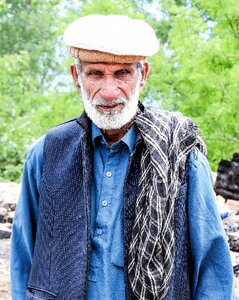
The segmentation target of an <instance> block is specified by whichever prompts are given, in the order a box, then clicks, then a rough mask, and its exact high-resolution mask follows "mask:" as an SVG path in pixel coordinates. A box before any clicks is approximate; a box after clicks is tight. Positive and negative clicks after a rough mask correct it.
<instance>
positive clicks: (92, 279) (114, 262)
mask: <svg viewBox="0 0 239 300" xmlns="http://www.w3.org/2000/svg"><path fill="white" fill-rule="evenodd" d="M135 139H136V129H135V126H132V127H131V128H130V130H129V131H128V132H127V133H126V134H125V136H124V137H123V138H122V139H121V140H120V141H119V142H117V143H115V144H114V145H112V147H109V145H108V144H107V142H106V141H105V139H104V137H103V135H102V133H101V131H100V129H99V128H98V127H97V126H95V125H94V123H92V142H93V145H94V150H95V151H94V177H93V186H92V200H91V226H90V232H91V244H92V254H91V259H90V271H89V275H88V293H87V298H88V299H102V300H103V299H104V300H107V299H109V300H110V299H114V300H117V299H119V300H124V299H125V287H124V268H123V267H124V249H123V186H124V180H125V176H126V171H127V166H128V162H129V157H130V153H132V151H133V149H134V144H135Z"/></svg>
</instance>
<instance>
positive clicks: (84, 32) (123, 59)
mask: <svg viewBox="0 0 239 300" xmlns="http://www.w3.org/2000/svg"><path fill="white" fill-rule="evenodd" d="M63 39H64V41H65V43H66V44H67V49H68V52H69V53H70V55H71V56H73V57H75V58H78V59H79V60H81V61H86V62H109V63H113V62H116V63H134V62H138V61H140V60H142V59H144V58H146V57H148V56H151V55H153V54H155V53H156V52H157V51H158V49H159V41H158V39H157V37H156V34H155V32H154V30H153V28H152V27H151V26H150V25H149V24H147V23H146V22H144V21H142V20H139V19H131V18H129V17H127V16H121V15H88V16H84V17H81V18H79V19H77V20H75V21H74V22H73V23H72V24H70V25H69V26H68V27H67V29H66V30H65V33H64V37H63Z"/></svg>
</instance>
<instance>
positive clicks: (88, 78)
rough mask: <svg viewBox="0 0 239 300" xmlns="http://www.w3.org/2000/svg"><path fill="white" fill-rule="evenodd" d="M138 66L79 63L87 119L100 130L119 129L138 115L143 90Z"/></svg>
mask: <svg viewBox="0 0 239 300" xmlns="http://www.w3.org/2000/svg"><path fill="white" fill-rule="evenodd" d="M142 76H144V75H143V74H142V71H141V69H139V67H138V66H137V64H106V63H81V71H80V72H79V70H78V82H79V83H80V92H81V96H82V100H83V102H84V107H85V111H86V113H87V114H88V116H89V118H90V119H91V120H92V121H93V122H94V123H95V124H96V125H97V126H98V127H99V128H101V129H107V130H110V129H119V128H121V127H123V126H124V125H126V124H127V123H129V122H130V121H131V120H132V119H133V118H134V116H135V115H136V113H137V109H138V99H139V93H140V90H142V88H141V87H142V79H143V78H142Z"/></svg>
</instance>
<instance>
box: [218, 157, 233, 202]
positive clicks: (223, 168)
mask: <svg viewBox="0 0 239 300" xmlns="http://www.w3.org/2000/svg"><path fill="white" fill-rule="evenodd" d="M215 192H216V194H217V195H222V196H223V197H224V198H226V199H234V200H239V153H234V154H233V158H232V160H231V161H229V160H221V161H220V163H219V165H218V170H217V178H216V183H215Z"/></svg>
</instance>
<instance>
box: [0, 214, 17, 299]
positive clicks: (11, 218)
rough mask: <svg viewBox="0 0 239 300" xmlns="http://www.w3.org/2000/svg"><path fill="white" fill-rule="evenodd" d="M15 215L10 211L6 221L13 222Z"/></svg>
mask: <svg viewBox="0 0 239 300" xmlns="http://www.w3.org/2000/svg"><path fill="white" fill-rule="evenodd" d="M14 215H15V211H9V212H8V213H7V215H6V216H5V218H4V223H12V222H13V218H14ZM0 300H1V299H0Z"/></svg>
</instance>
